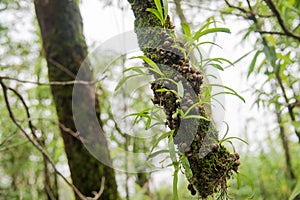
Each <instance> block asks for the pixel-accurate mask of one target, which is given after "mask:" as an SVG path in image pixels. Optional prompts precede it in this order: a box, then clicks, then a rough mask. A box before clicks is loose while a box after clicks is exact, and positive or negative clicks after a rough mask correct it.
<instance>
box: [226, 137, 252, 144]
mask: <svg viewBox="0 0 300 200" xmlns="http://www.w3.org/2000/svg"><path fill="white" fill-rule="evenodd" d="M232 139H236V140H239V141H241V142H244V143H245V144H248V142H247V141H245V140H243V139H242V138H239V137H228V138H225V139H224V140H223V142H225V141H228V140H232Z"/></svg>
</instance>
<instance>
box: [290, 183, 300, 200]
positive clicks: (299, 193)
mask: <svg viewBox="0 0 300 200" xmlns="http://www.w3.org/2000/svg"><path fill="white" fill-rule="evenodd" d="M297 197H298V198H297ZM299 197H300V180H299V179H298V181H297V184H296V186H295V187H294V189H293V192H292V194H291V196H290V197H289V200H297V199H299Z"/></svg>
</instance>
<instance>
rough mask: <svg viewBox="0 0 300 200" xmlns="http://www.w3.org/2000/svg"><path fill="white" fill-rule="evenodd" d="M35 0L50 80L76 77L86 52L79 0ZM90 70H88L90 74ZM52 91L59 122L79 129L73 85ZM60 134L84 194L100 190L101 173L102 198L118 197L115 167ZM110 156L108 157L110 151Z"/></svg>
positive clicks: (73, 128) (63, 133) (76, 180)
mask: <svg viewBox="0 0 300 200" xmlns="http://www.w3.org/2000/svg"><path fill="white" fill-rule="evenodd" d="M34 3H35V10H36V15H37V19H38V22H39V25H40V29H41V35H42V39H43V45H44V51H45V54H46V60H47V64H48V74H49V80H50V81H70V80H74V79H75V76H76V74H77V72H78V70H79V68H80V65H81V63H82V62H83V60H84V59H85V57H86V56H87V45H86V42H85V38H84V36H83V30H82V29H83V27H82V19H81V15H80V11H79V8H78V4H77V1H76V0H47V1H46V0H35V1H34ZM91 74H92V73H91V71H89V76H90V75H91ZM51 91H52V95H53V98H54V103H55V106H56V111H57V115H58V119H59V122H60V123H62V124H64V126H65V127H68V128H70V129H72V130H73V131H76V130H75V124H74V120H73V115H72V91H73V85H69V86H52V87H51ZM94 95H95V94H94ZM91 98H92V97H91ZM91 101H93V99H91ZM97 106H98V103H97V100H96V107H97ZM96 112H97V116H98V117H99V114H100V112H99V108H96ZM61 135H62V137H63V140H64V145H65V152H66V155H67V158H68V164H69V167H70V172H71V177H72V181H73V184H74V185H75V186H76V187H77V188H78V189H79V190H80V191H81V192H82V193H83V194H84V195H86V196H92V191H98V190H99V188H100V184H101V177H103V176H104V177H105V188H104V192H103V194H102V196H101V199H113V200H115V199H119V195H118V192H117V185H116V181H115V174H114V171H113V169H111V168H109V167H107V166H104V165H103V164H101V163H100V162H99V161H98V160H97V159H95V158H94V157H93V156H92V155H91V154H90V153H89V152H88V151H87V149H86V148H85V147H84V145H83V143H82V142H81V141H80V140H78V139H76V138H75V137H74V136H72V135H71V134H70V133H67V132H66V131H65V130H62V129H61ZM99 137H100V135H99ZM105 145H106V146H104V147H102V148H104V149H106V150H107V149H108V147H107V144H106V143H105ZM107 154H108V151H107ZM107 156H108V157H109V154H108V155H107ZM77 199H78V197H77Z"/></svg>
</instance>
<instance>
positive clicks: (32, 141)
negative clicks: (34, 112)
mask: <svg viewBox="0 0 300 200" xmlns="http://www.w3.org/2000/svg"><path fill="white" fill-rule="evenodd" d="M0 85H1V87H2V91H3V94H4V101H5V105H6V108H7V110H8V113H9V116H10V118H11V120H12V121H13V123H14V124H15V125H16V126H17V127H18V128H19V129H20V130H21V131H22V133H23V134H24V135H25V137H26V138H27V139H28V141H29V142H30V143H31V144H32V145H33V146H34V147H35V148H36V149H37V150H38V151H40V152H41V153H42V155H43V156H44V157H45V158H46V159H47V160H48V162H49V163H50V165H51V167H52V168H53V169H54V171H55V172H56V173H57V174H58V175H59V176H60V177H61V178H62V179H63V180H64V181H65V182H66V183H67V184H68V185H69V186H70V187H71V188H72V189H73V190H74V192H75V193H76V194H77V196H78V197H79V198H80V199H81V200H86V199H87V198H86V197H85V196H84V195H83V194H82V193H81V192H80V191H79V190H78V188H77V187H76V186H75V185H73V184H72V183H71V182H70V181H68V179H67V178H66V177H65V176H64V175H63V174H62V173H61V172H60V171H59V170H58V169H57V168H56V165H55V163H54V162H53V160H52V159H51V157H50V156H49V154H48V153H47V151H46V150H45V149H44V148H43V147H42V146H41V145H40V144H39V142H38V141H36V140H35V139H33V138H31V137H30V135H29V134H28V133H27V132H26V131H25V129H24V128H23V127H22V126H21V125H20V124H19V123H18V120H17V119H16V117H15V115H14V113H13V111H12V108H11V105H10V102H9V100H8V95H7V91H8V90H9V88H8V87H7V86H6V85H5V83H4V82H3V80H2V79H0Z"/></svg>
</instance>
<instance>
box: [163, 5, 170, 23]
mask: <svg viewBox="0 0 300 200" xmlns="http://www.w3.org/2000/svg"><path fill="white" fill-rule="evenodd" d="M163 4H164V5H163V6H164V23H165V22H166V20H167V17H168V14H169V6H168V1H167V0H163Z"/></svg>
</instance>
